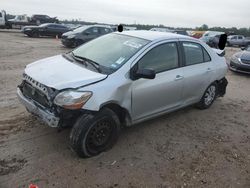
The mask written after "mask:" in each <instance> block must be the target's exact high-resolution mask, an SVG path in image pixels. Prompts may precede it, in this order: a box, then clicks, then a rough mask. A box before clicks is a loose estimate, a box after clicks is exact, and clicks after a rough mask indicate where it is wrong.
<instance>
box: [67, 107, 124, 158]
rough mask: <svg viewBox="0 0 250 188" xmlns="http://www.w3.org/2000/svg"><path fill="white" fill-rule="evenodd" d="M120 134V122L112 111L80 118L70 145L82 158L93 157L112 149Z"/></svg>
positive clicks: (106, 110) (75, 125)
mask: <svg viewBox="0 0 250 188" xmlns="http://www.w3.org/2000/svg"><path fill="white" fill-rule="evenodd" d="M119 133H120V121H119V118H118V117H117V115H116V114H115V113H114V112H113V111H112V110H110V109H107V108H105V109H102V110H101V111H100V112H98V113H97V114H95V115H92V114H84V115H82V116H81V117H79V118H78V120H77V121H76V123H75V124H74V126H73V128H72V130H71V133H70V144H71V147H72V148H73V150H74V151H75V152H76V153H77V154H78V156H80V157H92V156H95V155H98V154H99V153H101V152H103V151H107V150H109V149H111V148H112V146H113V145H114V144H115V143H116V141H117V139H118V137H119Z"/></svg>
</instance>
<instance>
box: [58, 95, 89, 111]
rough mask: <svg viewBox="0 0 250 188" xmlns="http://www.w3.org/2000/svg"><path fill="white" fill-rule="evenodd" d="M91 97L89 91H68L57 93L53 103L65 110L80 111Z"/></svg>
mask: <svg viewBox="0 0 250 188" xmlns="http://www.w3.org/2000/svg"><path fill="white" fill-rule="evenodd" d="M91 96H92V92H90V91H74V90H68V91H63V92H61V93H59V94H58V95H57V96H56V97H55V99H54V103H55V104H56V105H58V106H62V107H63V108H66V109H71V110H75V109H80V108H81V107H82V106H83V105H84V104H85V103H86V102H87V101H88V100H89V98H90V97H91Z"/></svg>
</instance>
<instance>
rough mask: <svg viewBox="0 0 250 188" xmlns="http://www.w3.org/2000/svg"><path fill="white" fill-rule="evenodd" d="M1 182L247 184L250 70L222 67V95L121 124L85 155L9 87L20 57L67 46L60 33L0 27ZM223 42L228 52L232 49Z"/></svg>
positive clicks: (249, 171)
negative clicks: (30, 34)
mask: <svg viewBox="0 0 250 188" xmlns="http://www.w3.org/2000/svg"><path fill="white" fill-rule="evenodd" d="M0 41H1V45H0V86H1V89H0V187H1V188H6V187H28V185H29V184H30V183H35V184H37V185H38V186H39V188H42V187H46V188H47V187H60V188H64V187H70V188H71V187H180V188H181V187H213V188H214V187H250V84H249V83H250V76H246V75H242V74H237V73H232V72H228V75H227V78H228V81H229V85H228V90H227V94H226V96H225V97H224V98H220V99H218V100H217V101H216V102H215V103H214V105H213V106H212V107H211V108H210V109H208V110H203V111H201V110H198V109H196V108H193V107H188V108H185V109H183V110H180V111H177V112H174V113H171V114H168V115H165V116H162V117H160V118H157V119H155V120H151V121H148V122H145V123H142V124H140V125H138V126H135V127H132V128H128V129H125V130H124V131H123V133H122V135H121V137H120V139H119V141H118V143H117V144H116V145H115V147H114V148H113V149H112V150H110V151H109V152H106V153H103V154H101V155H99V156H97V157H94V158H90V159H80V158H78V157H77V156H76V154H75V153H74V152H72V151H71V150H70V148H69V146H68V145H69V140H68V137H69V131H70V130H69V129H67V130H64V131H62V132H60V133H58V132H57V130H56V129H53V128H49V127H47V126H45V125H44V124H42V123H40V122H39V121H37V120H36V119H35V118H33V117H32V116H31V115H29V114H28V113H27V112H26V111H25V108H24V107H23V106H22V105H20V104H19V102H18V100H17V97H16V86H17V85H18V84H19V83H20V80H21V75H22V72H23V69H24V67H25V65H26V64H28V63H31V62H33V61H35V60H38V59H41V58H44V57H48V56H52V55H56V54H59V53H62V52H66V51H68V50H67V49H65V48H64V47H62V46H61V43H60V41H59V40H56V39H51V38H40V39H31V38H27V37H25V36H23V35H22V34H21V33H17V32H6V31H4V30H1V31H0ZM238 50H239V49H237V48H230V49H227V52H226V53H227V57H229V56H230V55H231V54H233V53H234V52H236V51H238Z"/></svg>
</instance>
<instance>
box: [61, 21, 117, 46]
mask: <svg viewBox="0 0 250 188" xmlns="http://www.w3.org/2000/svg"><path fill="white" fill-rule="evenodd" d="M111 32H113V30H112V28H111V27H110V26H105V25H92V26H82V27H79V28H77V29H75V30H73V31H70V32H67V33H64V34H63V35H62V44H63V45H64V46H66V47H77V46H79V45H81V44H83V43H85V42H88V41H90V40H92V39H94V38H97V37H99V36H101V35H105V34H108V33H111Z"/></svg>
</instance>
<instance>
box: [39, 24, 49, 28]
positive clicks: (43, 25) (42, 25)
mask: <svg viewBox="0 0 250 188" xmlns="http://www.w3.org/2000/svg"><path fill="white" fill-rule="evenodd" d="M48 25H49V24H47V23H45V24H41V25H39V27H45V26H48Z"/></svg>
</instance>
